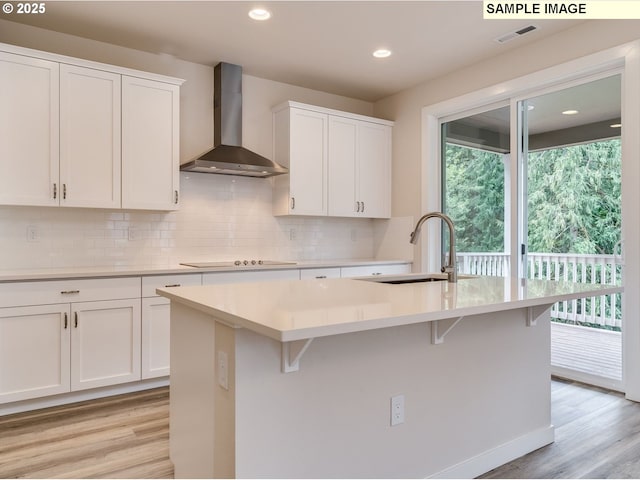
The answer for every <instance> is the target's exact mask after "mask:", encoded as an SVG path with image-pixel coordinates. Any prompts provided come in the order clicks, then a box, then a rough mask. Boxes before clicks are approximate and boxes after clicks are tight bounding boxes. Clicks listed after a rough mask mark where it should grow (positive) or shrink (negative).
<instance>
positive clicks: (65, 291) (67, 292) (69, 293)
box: [60, 290, 80, 295]
mask: <svg viewBox="0 0 640 480" xmlns="http://www.w3.org/2000/svg"><path fill="white" fill-rule="evenodd" d="M60 293H61V294H62V295H74V294H76V293H80V290H63V291H61V292H60Z"/></svg>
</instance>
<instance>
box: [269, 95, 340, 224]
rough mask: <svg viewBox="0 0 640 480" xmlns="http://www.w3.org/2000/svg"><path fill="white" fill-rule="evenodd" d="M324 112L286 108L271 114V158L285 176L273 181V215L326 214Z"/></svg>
mask: <svg viewBox="0 0 640 480" xmlns="http://www.w3.org/2000/svg"><path fill="white" fill-rule="evenodd" d="M327 121H328V116H327V114H325V113H319V112H314V111H311V110H306V109H299V108H288V109H284V110H280V111H278V112H276V113H275V115H274V126H275V131H274V157H275V160H276V161H277V162H278V163H280V164H281V165H283V166H285V167H287V168H288V169H289V173H288V174H285V175H278V176H277V177H275V178H274V186H275V191H274V215H326V214H327V138H328V133H327V132H328V131H327Z"/></svg>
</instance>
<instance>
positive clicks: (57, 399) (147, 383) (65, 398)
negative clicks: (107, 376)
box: [0, 377, 169, 416]
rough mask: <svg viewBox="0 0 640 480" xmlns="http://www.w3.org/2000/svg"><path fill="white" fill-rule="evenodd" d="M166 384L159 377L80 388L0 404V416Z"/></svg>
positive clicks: (167, 382) (166, 381) (165, 380)
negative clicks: (80, 389)
mask: <svg viewBox="0 0 640 480" xmlns="http://www.w3.org/2000/svg"><path fill="white" fill-rule="evenodd" d="M167 385H169V377H160V378H154V379H149V380H141V381H138V382H132V383H124V384H120V385H112V386H110V387H102V388H94V389H91V390H82V391H78V392H71V393H63V394H60V395H51V396H48V397H41V398H34V399H31V400H22V401H19V402H12V403H6V404H4V405H0V416H3V415H11V414H12V413H22V412H28V411H30V410H39V409H41V408H48V407H57V406H59V405H67V404H69V403H76V402H83V401H85V400H95V399H96V398H103V397H110V396H113V395H121V394H123V393H132V392H139V391H141V390H149V389H151V388H158V387H164V386H167Z"/></svg>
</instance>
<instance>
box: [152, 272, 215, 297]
mask: <svg viewBox="0 0 640 480" xmlns="http://www.w3.org/2000/svg"><path fill="white" fill-rule="evenodd" d="M189 285H202V274H201V273H185V274H178V275H157V276H156V275H154V276H151V277H142V296H143V297H157V296H158V294H157V293H156V288H169V287H186V286H189Z"/></svg>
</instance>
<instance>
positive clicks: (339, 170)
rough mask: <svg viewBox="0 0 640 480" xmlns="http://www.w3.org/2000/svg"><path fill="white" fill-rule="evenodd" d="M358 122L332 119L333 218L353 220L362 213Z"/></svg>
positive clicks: (330, 187)
mask: <svg viewBox="0 0 640 480" xmlns="http://www.w3.org/2000/svg"><path fill="white" fill-rule="evenodd" d="M358 123H359V122H358V121H357V120H351V119H348V118H342V117H329V159H328V165H329V169H328V170H329V172H328V179H329V180H328V183H327V196H328V202H329V203H328V205H329V206H328V214H329V215H330V216H338V217H353V216H355V215H356V212H358V211H359V210H360V208H359V206H360V204H359V199H357V198H356V160H357V155H358V151H357V146H358V142H357V138H358ZM356 202H358V203H356Z"/></svg>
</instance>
